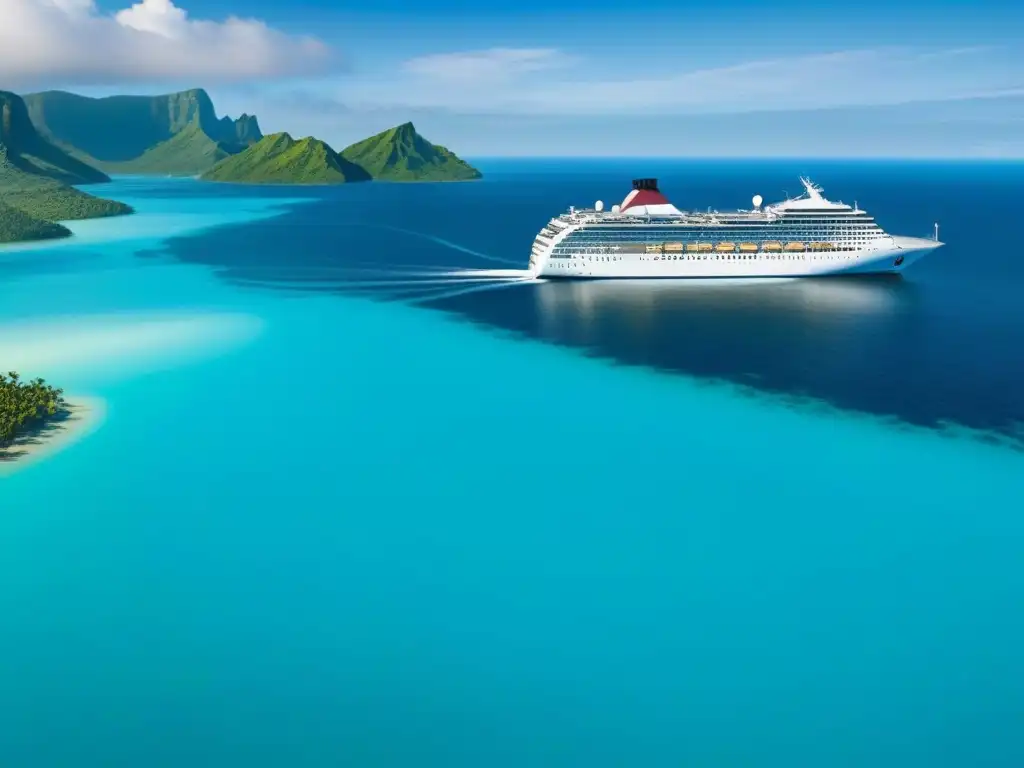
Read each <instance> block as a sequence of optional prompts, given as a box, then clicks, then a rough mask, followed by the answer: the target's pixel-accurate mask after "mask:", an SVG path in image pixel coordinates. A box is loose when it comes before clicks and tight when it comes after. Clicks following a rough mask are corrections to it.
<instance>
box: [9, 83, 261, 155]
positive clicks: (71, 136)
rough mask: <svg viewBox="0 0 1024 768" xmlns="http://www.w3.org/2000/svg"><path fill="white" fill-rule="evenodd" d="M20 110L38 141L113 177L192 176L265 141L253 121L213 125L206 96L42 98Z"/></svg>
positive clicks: (201, 92)
mask: <svg viewBox="0 0 1024 768" xmlns="http://www.w3.org/2000/svg"><path fill="white" fill-rule="evenodd" d="M25 102H26V104H27V106H28V110H29V114H30V117H31V119H32V122H33V124H35V126H36V127H37V129H38V130H39V131H40V133H41V134H43V135H44V136H45V137H47V138H48V139H49V140H50V141H51V142H53V143H54V144H56V145H57V146H59V147H61V148H62V149H64V150H65V151H67V152H68V153H69V154H71V155H73V156H74V157H76V158H78V159H79V160H82V161H83V162H86V163H88V164H90V165H93V166H95V167H97V168H99V169H101V170H103V171H108V172H112V173H152V174H170V175H197V174H199V173H202V172H203V171H205V170H207V169H209V168H211V167H212V166H213V165H215V164H216V163H217V162H219V161H220V160H222V159H224V158H225V157H228V156H229V155H232V154H236V153H237V152H241V151H242V150H244V149H245V148H246V147H247V146H250V145H251V144H252V143H255V142H256V141H259V139H261V138H262V133H261V132H260V127H259V121H258V120H257V118H256V117H255V116H254V115H249V114H244V115H242V116H241V117H239V118H238V119H237V120H236V119H232V118H230V117H227V116H224V117H220V118H218V117H217V113H216V109H215V108H214V105H213V101H212V99H211V98H210V96H209V94H208V93H207V92H206V90H205V89H203V88H192V89H189V90H185V91H178V92H175V93H168V94H162V95H158V96H105V97H101V98H93V97H89V96H80V95H78V94H74V93H69V92H67V91H43V92H40V93H33V94H28V95H27V96H25ZM182 133H187V134H189V135H188V137H187V140H184V139H181V138H179V136H180V134H182ZM199 134H201V135H199ZM170 142H175V143H174V144H171V145H170V146H169V147H168V146H162V145H166V144H168V143H170Z"/></svg>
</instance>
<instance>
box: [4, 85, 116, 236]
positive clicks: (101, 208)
mask: <svg viewBox="0 0 1024 768" xmlns="http://www.w3.org/2000/svg"><path fill="white" fill-rule="evenodd" d="M104 181H110V179H109V177H107V175H106V174H105V173H103V172H102V171H99V170H97V169H96V168H94V167H92V166H91V165H89V164H88V163H85V162H82V161H81V160H79V159H77V158H75V157H73V156H72V155H70V154H68V153H67V152H66V151H64V150H63V149H61V148H60V147H58V146H56V145H55V144H53V143H52V142H50V141H49V140H47V139H46V138H45V137H44V136H42V135H41V134H40V133H39V131H37V130H36V127H35V126H34V125H33V123H32V121H31V120H30V118H29V113H28V110H27V108H26V105H25V102H24V101H23V100H22V98H21V97H20V96H17V95H15V94H13V93H9V92H7V91H0V243H5V242H13V241H16V240H47V239H51V238H59V237H67V236H69V235H70V234H71V232H70V231H69V230H68V228H67V227H65V226H63V225H61V224H59V223H58V222H60V221H68V220H70V219H93V218H98V217H101V216H118V215H121V214H126V213H131V212H132V209H131V207H129V206H127V205H125V204H124V203H118V202H115V201H113V200H104V199H103V198H100V197H94V196H93V195H89V194H87V193H85V192H82V191H80V190H78V189H75V188H74V187H72V186H70V185H72V184H91V183H97V182H104Z"/></svg>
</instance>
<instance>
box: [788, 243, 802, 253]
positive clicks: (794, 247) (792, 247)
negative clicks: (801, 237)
mask: <svg viewBox="0 0 1024 768" xmlns="http://www.w3.org/2000/svg"><path fill="white" fill-rule="evenodd" d="M786 250H787V251H790V252H794V251H805V250H807V247H806V246H805V245H804V244H803V243H786Z"/></svg>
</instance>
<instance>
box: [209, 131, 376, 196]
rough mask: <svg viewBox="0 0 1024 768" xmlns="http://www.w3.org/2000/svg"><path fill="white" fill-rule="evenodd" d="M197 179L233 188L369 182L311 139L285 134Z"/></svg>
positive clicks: (263, 141)
mask: <svg viewBox="0 0 1024 768" xmlns="http://www.w3.org/2000/svg"><path fill="white" fill-rule="evenodd" d="M200 178H202V179H204V180H206V181H220V182H231V183H237V184H342V183H346V182H358V181H370V175H369V174H368V173H366V171H364V170H363V169H362V168H360V167H359V166H357V165H355V164H353V163H351V162H349V161H348V160H346V159H345V158H343V157H342V156H341V155H339V154H338V153H337V152H335V151H334V150H333V149H331V147H330V146H329V145H328V144H327V143H326V142H323V141H320V140H319V139H316V138H314V137H312V136H307V137H305V138H302V139H298V140H296V139H294V138H292V136H291V134H289V133H287V132H280V133H273V134H270V135H268V136H264V137H263V138H262V139H261V140H260V141H258V142H257V143H255V144H253V145H252V146H250V147H249V148H248V149H246V150H244V151H242V152H240V153H238V154H237V155H233V156H231V157H228V158H225V159H224V160H222V161H221V162H219V163H217V165H215V166H214V167H213V168H211V169H210V170H208V171H207V172H206V173H204V174H203V175H202V176H201V177H200Z"/></svg>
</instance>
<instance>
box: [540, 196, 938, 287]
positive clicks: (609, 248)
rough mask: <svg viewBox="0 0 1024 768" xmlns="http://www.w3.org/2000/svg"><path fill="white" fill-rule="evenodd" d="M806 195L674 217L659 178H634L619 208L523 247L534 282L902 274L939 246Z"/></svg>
mask: <svg viewBox="0 0 1024 768" xmlns="http://www.w3.org/2000/svg"><path fill="white" fill-rule="evenodd" d="M800 181H801V183H802V184H803V187H804V193H803V194H802V195H800V196H799V197H796V198H791V199H787V200H784V201H782V202H779V203H774V204H772V205H765V206H763V205H762V202H763V201H762V198H761V196H760V195H755V196H754V199H753V207H752V208H751V209H749V210H738V211H733V212H728V213H720V212H718V211H710V210H709V211H707V212H702V213H698V212H686V211H680V210H679V209H677V208H676V207H675V206H674V205H672V203H670V202H669V201H668V200H667V199H666V198H665V196H664V195H662V193H661V191H660V190H659V189H658V182H657V179H635V180H634V181H633V189H632V191H631V192H630V193H629V194H628V195H627V196H626V198H625V199H624V200H623V201H622V203H621V204H619V205H613V206H612V208H611V210H607V211H606V210H605V209H604V205H603V204H602V203H601V201H598V202H597V203H595V204H594V207H593V208H589V209H576V208H570V209H569V211H568V213H564V214H562V215H560V216H557V217H555V218H553V219H551V221H549V222H548V224H547V225H546V226H545V227H544V228H543V229H542V230H541V231H540V233H539V234H538V235H537V237H536V239H535V240H534V243H533V246H532V248H531V251H530V270H531V271H532V272H533V273H534V274H535V275H537V276H538V277H612V278H615V277H618V278H624V277H647V278H651V277H670V278H684V277H810V276H815V275H836V274H875V273H884V272H901V271H903V270H904V269H906V268H907V267H909V266H910V265H911V264H913V263H914V262H915V261H917V260H918V259H920V258H921V257H922V256H924V255H925V254H926V253H928V252H930V251H932V250H934V249H935V248H938V247H939V246H941V245H942V243H940V242H939V239H938V225H937V224H936V225H935V237H934V239H931V238H920V237H902V236H897V235H890V234H887V233H886V232H885V231H884V230H883V229H882V228H881V227H880V226H879V225H878V224H877V223H876V222H875V220H874V219H873V218H872V217H871V216H869V215H868V214H867V212H865V211H863V210H861V209H860V207H859V206H857V205H856V204H855V205H853V206H850V205H846V204H844V203H842V202H833V201H831V200H828V199H826V198H825V196H824V195H823V194H822V189H821V187H819V186H817V185H815V184H814V183H813V182H811V180H810V179H806V178H801V180H800Z"/></svg>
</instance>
